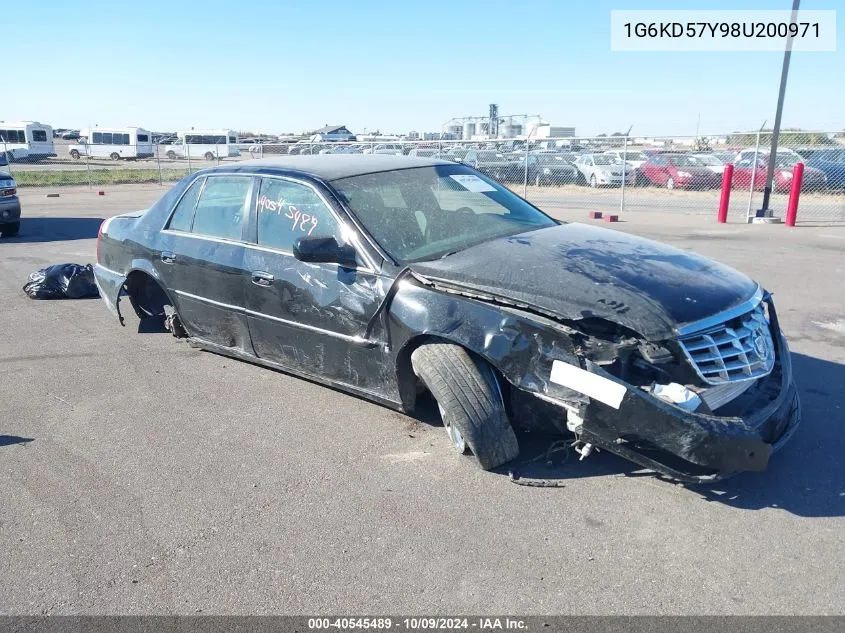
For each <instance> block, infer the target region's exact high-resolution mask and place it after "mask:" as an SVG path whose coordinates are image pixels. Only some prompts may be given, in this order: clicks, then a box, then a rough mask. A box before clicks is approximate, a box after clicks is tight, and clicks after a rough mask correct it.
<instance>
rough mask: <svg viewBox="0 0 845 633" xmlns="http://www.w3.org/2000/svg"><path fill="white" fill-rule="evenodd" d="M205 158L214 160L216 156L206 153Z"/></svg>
mask: <svg viewBox="0 0 845 633" xmlns="http://www.w3.org/2000/svg"><path fill="white" fill-rule="evenodd" d="M203 158H205V160H214V154H212V153H211V152H206V153H205V156H204V157H203Z"/></svg>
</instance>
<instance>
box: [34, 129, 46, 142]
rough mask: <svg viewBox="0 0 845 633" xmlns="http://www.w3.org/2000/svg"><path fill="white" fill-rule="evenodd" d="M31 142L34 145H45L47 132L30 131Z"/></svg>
mask: <svg viewBox="0 0 845 633" xmlns="http://www.w3.org/2000/svg"><path fill="white" fill-rule="evenodd" d="M32 140H33V141H34V142H36V143H46V142H47V132H45V131H44V130H32Z"/></svg>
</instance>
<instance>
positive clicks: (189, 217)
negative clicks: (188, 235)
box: [167, 178, 205, 232]
mask: <svg viewBox="0 0 845 633" xmlns="http://www.w3.org/2000/svg"><path fill="white" fill-rule="evenodd" d="M204 180H205V178H198V179H197V180H195V181H194V182H193V184H192V185H191V186H190V187H188V190H187V191H186V192H185V195H183V196H182V199H181V200H179V204H177V205H176V210H175V211H174V212H173V215H172V216H171V218H170V222H169V223H168V225H167V228H168V229H170V230H171V231H186V232H187V231H190V230H191V222H193V220H194V207H196V206H197V198H199V196H200V190H201V189H202V183H203V181H204Z"/></svg>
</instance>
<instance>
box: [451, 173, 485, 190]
mask: <svg viewBox="0 0 845 633" xmlns="http://www.w3.org/2000/svg"><path fill="white" fill-rule="evenodd" d="M449 178H451V179H452V180H454V181H456V182H458V183H460V184H461V185H463V187H464V189H466V190H467V191H474V192H477V193H481V192H483V191H496V188H495V187H493V186H492V185H490V184H488V183H486V182H484V181H483V180H481V178H479V177H478V176H473V175H472V174H452V175H451V176H449Z"/></svg>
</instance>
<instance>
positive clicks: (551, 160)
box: [537, 154, 569, 165]
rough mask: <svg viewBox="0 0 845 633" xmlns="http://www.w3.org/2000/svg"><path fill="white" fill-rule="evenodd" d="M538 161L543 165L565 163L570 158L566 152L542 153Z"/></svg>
mask: <svg viewBox="0 0 845 633" xmlns="http://www.w3.org/2000/svg"><path fill="white" fill-rule="evenodd" d="M537 161H538V162H539V163H541V164H543V165H565V164H568V162H569V159H568V158H567V157H566V155H565V154H540V155H539V156H538V157H537Z"/></svg>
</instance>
